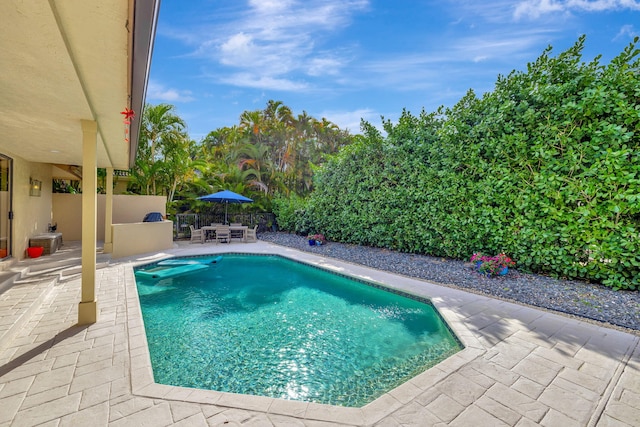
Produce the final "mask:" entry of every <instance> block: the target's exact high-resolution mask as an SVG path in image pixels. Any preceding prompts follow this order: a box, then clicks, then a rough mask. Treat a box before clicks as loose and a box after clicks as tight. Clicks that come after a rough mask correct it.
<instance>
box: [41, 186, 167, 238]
mask: <svg viewBox="0 0 640 427" xmlns="http://www.w3.org/2000/svg"><path fill="white" fill-rule="evenodd" d="M106 197H107V196H105V195H104V194H98V201H97V203H98V205H97V206H98V208H97V209H98V211H97V212H98V214H97V239H98V240H101V241H104V217H105V215H104V213H105V203H106ZM166 202H167V199H166V197H164V196H133V195H114V196H113V210H112V213H113V224H130V223H136V222H141V221H142V220H143V219H144V216H145V215H146V214H147V213H149V212H160V213H161V214H162V215H166ZM52 210H53V221H54V222H57V223H58V232H60V233H62V237H63V239H64V240H81V239H82V195H81V194H57V193H56V194H53V209H52ZM171 235H172V236H173V231H172V233H171Z"/></svg>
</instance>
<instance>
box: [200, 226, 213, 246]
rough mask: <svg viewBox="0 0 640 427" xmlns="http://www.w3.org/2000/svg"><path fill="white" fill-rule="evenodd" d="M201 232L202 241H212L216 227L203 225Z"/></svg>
mask: <svg viewBox="0 0 640 427" xmlns="http://www.w3.org/2000/svg"><path fill="white" fill-rule="evenodd" d="M201 229H202V232H203V233H204V241H205V242H206V241H207V240H214V239H215V238H216V226H213V225H205V226H203V227H201Z"/></svg>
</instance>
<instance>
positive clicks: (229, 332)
mask: <svg viewBox="0 0 640 427" xmlns="http://www.w3.org/2000/svg"><path fill="white" fill-rule="evenodd" d="M193 259H194V260H198V259H200V260H204V261H206V260H207V259H206V258H193ZM156 268H157V266H156ZM137 287H138V294H139V297H140V304H141V307H142V314H143V319H144V324H145V329H146V334H147V340H148V343H149V350H150V354H151V362H152V366H153V372H154V377H155V381H156V382H158V383H161V384H168V385H175V386H183V387H192V388H201V389H210V390H217V391H224V392H232V393H241V394H252V395H261V396H269V397H275V398H282V399H290V400H301V401H309V402H317V403H324V404H331V405H341V406H354V407H359V406H363V405H365V404H367V403H369V402H371V401H373V400H374V399H376V398H377V397H379V396H381V395H382V394H384V393H385V392H387V391H389V390H391V389H393V388H395V387H397V386H398V385H400V384H402V383H403V382H406V381H407V380H409V379H410V378H411V377H413V376H415V375H417V374H419V373H420V372H422V371H424V370H426V369H428V368H429V367H431V366H433V365H435V364H436V363H438V362H440V361H442V360H443V359H445V358H447V357H449V356H451V355H452V354H454V353H456V352H457V351H459V350H460V349H461V346H460V344H459V342H458V341H457V339H456V338H455V337H454V336H453V335H452V333H451V332H450V330H449V328H448V327H447V326H446V324H444V322H443V320H442V319H441V318H440V316H439V315H438V313H437V312H436V310H435V309H434V308H433V307H432V306H431V305H430V304H428V303H426V302H424V301H419V300H416V299H412V298H408V297H406V296H401V295H397V294H395V293H391V292H388V291H385V290H382V289H379V288H377V287H374V286H370V285H367V284H365V283H362V282H360V281H357V280H353V279H350V278H348V277H344V276H341V275H337V274H334V273H331V272H328V271H325V270H322V269H319V268H315V267H312V266H308V265H305V264H302V263H298V262H295V261H291V260H288V259H285V258H282V257H279V256H275V255H274V256H261V255H241V254H225V255H224V256H223V258H222V259H221V260H219V261H218V262H217V263H215V264H209V267H208V268H207V269H203V270H198V271H195V272H193V273H191V274H185V275H181V276H176V277H172V278H165V279H161V280H154V279H148V278H141V277H137Z"/></svg>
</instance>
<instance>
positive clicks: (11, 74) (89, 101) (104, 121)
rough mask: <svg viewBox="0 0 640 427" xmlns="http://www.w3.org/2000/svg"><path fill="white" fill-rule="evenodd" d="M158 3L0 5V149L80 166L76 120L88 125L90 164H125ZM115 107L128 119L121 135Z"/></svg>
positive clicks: (134, 136) (130, 158)
mask: <svg viewBox="0 0 640 427" xmlns="http://www.w3.org/2000/svg"><path fill="white" fill-rule="evenodd" d="M159 6H160V0H118V1H108V2H105V1H104V0H49V1H20V0H5V1H2V2H0V16H2V21H3V25H1V26H0V152H4V153H8V154H10V155H14V156H19V157H21V158H23V159H25V160H27V161H30V162H40V163H53V164H61V165H82V128H81V125H80V123H81V120H91V121H95V122H96V123H97V126H98V137H97V145H98V146H97V166H98V167H112V168H116V169H128V168H129V167H131V166H132V165H133V163H134V162H135V155H136V149H137V145H138V131H139V127H140V115H141V112H142V108H143V105H144V97H145V94H146V86H147V80H148V75H149V68H150V63H151V53H152V47H153V39H154V35H155V27H156V23H157V16H158V10H159ZM125 108H131V109H133V110H134V111H135V112H136V117H135V119H134V120H133V121H132V123H131V128H130V130H129V133H128V135H126V134H125V124H124V123H123V118H124V116H123V115H122V114H121V112H122V111H123V110H124V109H125ZM126 138H128V141H126V140H125V139H126Z"/></svg>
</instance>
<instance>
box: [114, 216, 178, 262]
mask: <svg viewBox="0 0 640 427" xmlns="http://www.w3.org/2000/svg"><path fill="white" fill-rule="evenodd" d="M172 247H173V222H172V221H162V222H137V223H129V224H114V225H113V252H112V253H111V256H112V257H113V258H121V257H126V256H130V255H137V254H144V253H147V252H157V251H161V250H164V249H170V248H172Z"/></svg>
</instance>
